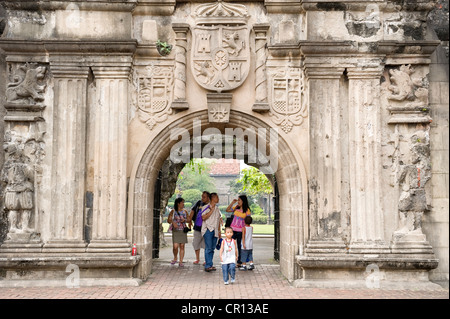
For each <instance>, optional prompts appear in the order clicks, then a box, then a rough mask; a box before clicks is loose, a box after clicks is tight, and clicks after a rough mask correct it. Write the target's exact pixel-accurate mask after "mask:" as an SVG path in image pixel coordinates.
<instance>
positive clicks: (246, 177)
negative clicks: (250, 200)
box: [236, 167, 273, 195]
mask: <svg viewBox="0 0 450 319" xmlns="http://www.w3.org/2000/svg"><path fill="white" fill-rule="evenodd" d="M236 184H240V185H241V187H242V188H241V189H240V191H239V192H245V193H246V194H248V195H263V194H270V193H273V189H272V185H271V184H270V182H269V180H268V179H267V177H266V175H264V174H263V173H261V171H260V170H258V169H257V168H254V167H248V168H244V169H243V170H242V171H241V177H240V178H239V179H238V180H237V181H236Z"/></svg>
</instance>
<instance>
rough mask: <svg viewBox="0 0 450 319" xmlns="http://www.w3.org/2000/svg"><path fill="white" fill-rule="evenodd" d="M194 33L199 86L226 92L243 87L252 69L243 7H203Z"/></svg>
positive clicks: (219, 4)
mask: <svg viewBox="0 0 450 319" xmlns="http://www.w3.org/2000/svg"><path fill="white" fill-rule="evenodd" d="M195 16H196V21H197V25H196V26H195V27H194V29H193V31H192V35H193V41H192V49H191V60H192V63H191V68H192V73H193V74H194V78H195V80H196V81H197V83H198V84H199V85H201V86H202V87H203V88H205V89H207V90H211V91H216V92H219V93H220V92H222V91H228V90H232V89H235V88H237V87H239V86H240V85H241V84H242V83H243V82H244V81H245V79H246V78H247V75H248V72H249V69H250V63H249V59H250V47H249V39H250V30H249V28H248V26H247V23H246V20H247V17H248V14H247V9H246V8H245V6H243V5H237V4H229V3H224V2H222V1H218V2H215V3H213V4H204V5H200V6H199V7H198V8H197V10H196V11H195Z"/></svg>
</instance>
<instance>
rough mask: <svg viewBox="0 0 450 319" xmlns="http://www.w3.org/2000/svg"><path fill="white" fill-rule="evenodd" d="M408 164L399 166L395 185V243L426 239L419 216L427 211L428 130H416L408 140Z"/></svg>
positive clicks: (428, 175) (429, 170) (428, 174)
mask: <svg viewBox="0 0 450 319" xmlns="http://www.w3.org/2000/svg"><path fill="white" fill-rule="evenodd" d="M410 143H411V147H410V156H411V159H410V164H406V165H401V166H400V169H399V173H400V174H399V177H398V183H399V185H400V189H401V194H400V199H399V205H398V209H399V214H400V225H399V229H398V230H396V231H395V232H394V239H396V240H406V241H408V240H414V241H417V240H425V235H424V234H423V233H422V216H423V213H424V212H425V211H427V210H428V209H429V207H428V204H427V198H426V191H425V185H426V183H427V182H428V181H429V180H430V178H431V164H430V142H429V135H428V131H422V130H420V131H417V132H415V133H414V134H412V136H411V139H410Z"/></svg>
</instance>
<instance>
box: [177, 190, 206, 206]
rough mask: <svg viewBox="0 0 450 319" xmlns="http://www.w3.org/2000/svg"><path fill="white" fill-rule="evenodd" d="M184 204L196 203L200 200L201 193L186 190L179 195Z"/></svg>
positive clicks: (199, 191)
mask: <svg viewBox="0 0 450 319" xmlns="http://www.w3.org/2000/svg"><path fill="white" fill-rule="evenodd" d="M181 196H182V197H183V199H184V200H185V201H186V202H191V203H194V204H195V203H196V202H197V201H198V200H200V199H201V198H202V191H201V190H199V189H195V188H194V189H187V190H185V191H183V194H182V195H181Z"/></svg>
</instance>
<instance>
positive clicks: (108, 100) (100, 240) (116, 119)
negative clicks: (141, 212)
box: [87, 63, 130, 253]
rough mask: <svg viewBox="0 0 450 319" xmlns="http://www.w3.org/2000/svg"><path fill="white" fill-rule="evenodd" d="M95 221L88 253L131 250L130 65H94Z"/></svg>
mask: <svg viewBox="0 0 450 319" xmlns="http://www.w3.org/2000/svg"><path fill="white" fill-rule="evenodd" d="M92 70H93V73H94V77H95V85H96V93H95V94H96V97H95V105H93V106H92V107H93V108H94V111H93V113H94V117H95V120H94V124H93V141H91V143H93V144H94V155H93V162H94V163H93V168H94V169H93V178H94V190H93V196H94V201H93V220H92V240H91V241H90V243H89V246H88V248H87V251H88V252H108V253H129V251H130V244H129V243H128V242H127V240H126V199H127V180H126V167H127V166H126V165H127V164H126V162H127V126H128V123H127V121H128V115H127V111H128V76H129V72H130V65H128V64H126V63H123V64H121V65H118V66H110V65H108V66H94V67H92Z"/></svg>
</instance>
